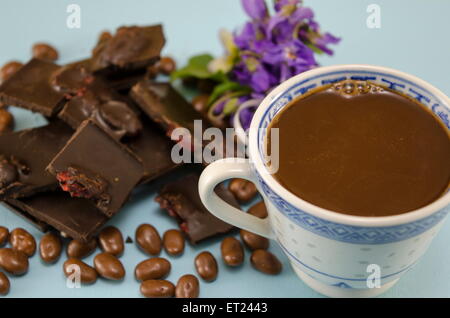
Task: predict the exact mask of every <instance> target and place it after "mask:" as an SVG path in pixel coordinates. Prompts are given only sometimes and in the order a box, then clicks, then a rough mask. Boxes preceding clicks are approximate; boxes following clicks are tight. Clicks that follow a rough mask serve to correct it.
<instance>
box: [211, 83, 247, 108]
mask: <svg viewBox="0 0 450 318" xmlns="http://www.w3.org/2000/svg"><path fill="white" fill-rule="evenodd" d="M226 92H242V93H250V92H251V90H250V88H249V87H247V86H242V85H241V84H239V83H236V82H232V81H226V82H223V83H221V84H219V85H217V86H216V87H214V90H213V91H212V93H211V95H210V97H209V100H208V104H209V105H211V104H212V103H214V102H215V101H216V100H217V99H218V98H219V97H220V96H222V95H223V94H225V93H226Z"/></svg>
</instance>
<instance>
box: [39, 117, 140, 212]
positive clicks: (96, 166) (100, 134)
mask: <svg viewBox="0 0 450 318" xmlns="http://www.w3.org/2000/svg"><path fill="white" fill-rule="evenodd" d="M47 170H48V171H49V172H51V173H52V174H53V175H55V176H57V178H58V179H59V180H60V185H61V187H62V189H63V190H67V191H69V192H70V193H71V195H72V196H75V197H83V198H89V199H91V200H92V201H93V202H94V203H95V204H96V206H97V208H98V209H99V210H101V211H102V212H103V213H105V214H106V215H108V216H112V215H113V214H115V213H117V212H118V211H119V209H120V208H121V207H122V205H123V204H124V203H125V201H126V200H127V199H128V196H129V194H130V192H131V191H132V190H133V188H134V187H135V186H136V184H137V183H138V182H139V181H140V180H141V178H142V176H143V175H144V168H143V166H142V163H141V162H140V160H139V159H137V158H136V157H135V156H134V155H133V154H132V153H131V152H130V151H129V150H128V149H127V148H126V147H125V146H124V145H122V144H121V143H119V142H117V141H116V140H114V139H113V138H112V137H111V136H109V135H108V134H107V133H105V132H104V131H103V130H102V129H101V128H99V127H98V126H97V125H96V124H95V123H94V122H93V121H91V120H87V121H85V122H83V123H82V124H81V125H80V127H79V128H78V129H77V131H76V132H75V134H74V135H73V136H72V138H70V140H69V141H68V142H67V144H66V145H65V146H64V148H63V149H62V150H61V151H60V152H59V153H58V154H57V155H56V156H55V158H54V159H53V160H52V162H51V163H50V164H49V165H48V167H47ZM61 180H63V183H61ZM81 181H82V182H81ZM67 185H71V186H67ZM72 185H73V186H72Z"/></svg>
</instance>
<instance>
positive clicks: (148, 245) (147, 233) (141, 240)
mask: <svg viewBox="0 0 450 318" xmlns="http://www.w3.org/2000/svg"><path fill="white" fill-rule="evenodd" d="M135 241H136V242H137V245H138V247H139V248H140V249H141V250H142V251H144V252H145V253H147V254H150V255H158V254H159V253H160V252H161V247H162V243H161V237H160V236H159V233H158V231H157V230H156V229H155V227H154V226H152V225H150V224H141V225H139V227H138V228H137V229H136V235H135Z"/></svg>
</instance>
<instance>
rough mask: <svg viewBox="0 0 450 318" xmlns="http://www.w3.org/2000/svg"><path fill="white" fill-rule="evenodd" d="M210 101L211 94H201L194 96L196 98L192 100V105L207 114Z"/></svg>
mask: <svg viewBox="0 0 450 318" xmlns="http://www.w3.org/2000/svg"><path fill="white" fill-rule="evenodd" d="M208 101H209V95H207V94H200V95H197V96H196V97H194V99H193V100H192V106H193V107H194V109H195V110H196V111H198V112H199V113H202V114H205V113H207V112H208Z"/></svg>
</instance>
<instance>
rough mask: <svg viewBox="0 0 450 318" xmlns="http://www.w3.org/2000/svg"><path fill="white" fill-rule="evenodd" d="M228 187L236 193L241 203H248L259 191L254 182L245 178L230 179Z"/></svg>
mask: <svg viewBox="0 0 450 318" xmlns="http://www.w3.org/2000/svg"><path fill="white" fill-rule="evenodd" d="M228 189H229V190H230V191H231V192H232V193H233V194H234V196H235V197H236V199H237V200H238V201H239V202H241V203H246V202H248V201H250V200H251V199H253V198H254V197H255V195H256V193H257V192H258V190H257V189H256V186H255V185H254V184H253V182H250V181H248V180H245V179H239V178H235V179H232V180H231V181H230V184H229V185H228Z"/></svg>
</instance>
